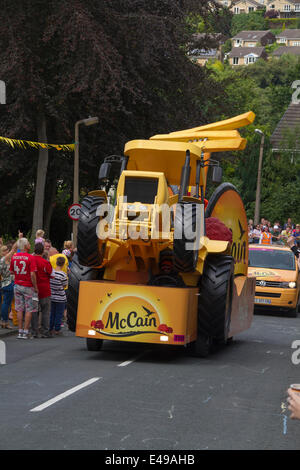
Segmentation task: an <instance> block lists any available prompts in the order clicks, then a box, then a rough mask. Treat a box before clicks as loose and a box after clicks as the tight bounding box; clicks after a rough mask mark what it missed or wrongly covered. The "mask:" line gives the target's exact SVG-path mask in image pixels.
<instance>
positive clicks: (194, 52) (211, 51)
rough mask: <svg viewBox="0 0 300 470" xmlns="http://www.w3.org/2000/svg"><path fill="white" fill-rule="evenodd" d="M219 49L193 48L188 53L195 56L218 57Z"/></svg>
mask: <svg viewBox="0 0 300 470" xmlns="http://www.w3.org/2000/svg"><path fill="white" fill-rule="evenodd" d="M218 53H219V51H218V49H208V50H207V49H193V50H192V51H190V52H189V53H188V55H189V56H194V57H198V58H200V57H206V58H209V57H216V56H217V55H218Z"/></svg>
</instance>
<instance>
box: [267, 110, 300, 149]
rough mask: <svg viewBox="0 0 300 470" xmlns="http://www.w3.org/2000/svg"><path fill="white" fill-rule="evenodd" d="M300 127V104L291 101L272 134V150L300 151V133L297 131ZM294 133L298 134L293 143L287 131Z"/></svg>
mask: <svg viewBox="0 0 300 470" xmlns="http://www.w3.org/2000/svg"><path fill="white" fill-rule="evenodd" d="M299 129H300V104H295V103H293V102H291V103H290V105H289V107H288V108H287V110H286V112H285V113H284V115H283V116H282V118H281V120H280V121H279V123H278V125H277V127H276V129H275V131H274V133H273V135H272V136H271V144H272V150H273V151H275V150H283V149H285V150H299V151H300V135H299V132H295V131H297V130H299ZM287 132H288V133H289V134H290V133H292V134H293V135H294V136H297V139H296V141H295V142H294V143H293V144H292V143H291V142H289V139H288V137H287V136H285V134H286V133H287Z"/></svg>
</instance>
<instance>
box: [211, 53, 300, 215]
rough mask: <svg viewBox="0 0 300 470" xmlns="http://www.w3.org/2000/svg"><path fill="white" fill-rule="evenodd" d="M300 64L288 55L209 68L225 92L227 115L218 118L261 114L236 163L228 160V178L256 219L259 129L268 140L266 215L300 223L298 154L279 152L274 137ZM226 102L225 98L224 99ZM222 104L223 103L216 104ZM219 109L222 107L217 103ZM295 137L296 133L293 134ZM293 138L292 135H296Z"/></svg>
mask: <svg viewBox="0 0 300 470" xmlns="http://www.w3.org/2000/svg"><path fill="white" fill-rule="evenodd" d="M299 67H300V60H299V58H297V57H295V56H289V55H284V56H283V57H282V58H281V59H270V60H269V61H264V60H258V61H257V62H256V63H255V64H253V65H251V66H248V67H241V68H234V69H232V68H231V67H230V66H228V65H223V67H222V68H221V69H220V67H210V69H209V70H210V71H211V74H212V76H213V77H214V80H215V81H216V82H217V83H218V84H222V86H223V88H224V90H225V96H226V98H225V102H226V104H227V109H228V110H229V111H227V112H226V113H225V114H224V113H221V114H219V116H218V117H219V118H220V119H225V118H228V117H231V116H234V115H237V114H241V113H244V112H247V111H250V110H251V111H253V112H254V113H255V115H256V118H255V121H254V123H253V124H252V125H250V126H247V127H246V128H244V129H241V134H242V135H243V136H245V137H246V138H247V141H248V142H247V147H246V149H245V150H244V151H243V152H242V153H237V154H236V155H234V160H233V161H232V160H230V159H229V160H228V159H227V157H228V156H226V160H224V162H223V166H224V175H225V177H224V179H226V180H227V181H231V182H232V183H233V184H235V185H236V186H237V188H238V189H239V190H240V192H241V194H242V197H243V200H244V203H245V206H246V210H247V214H248V217H249V218H252V219H253V216H254V205H255V192H256V181H257V168H258V157H259V146H260V136H259V135H257V134H256V133H255V132H254V130H255V128H259V129H261V130H262V131H263V132H264V133H265V136H266V139H265V145H264V158H263V172H262V194H261V216H263V217H266V218H268V219H269V220H271V221H274V220H276V219H277V218H279V219H280V220H281V221H282V222H283V221H285V220H286V219H287V218H288V217H292V218H293V219H294V220H300V205H299V202H300V200H299V196H298V194H297V187H299V184H300V171H299V170H300V166H299V164H300V162H299V161H298V158H299V157H298V156H297V155H298V154H296V155H294V156H293V161H291V158H292V156H291V154H290V153H286V152H282V153H281V155H280V156H278V155H276V154H274V153H273V152H272V150H271V148H272V146H271V143H270V138H271V136H272V134H273V132H274V130H275V128H276V126H277V125H278V123H279V121H280V119H281V118H282V116H283V114H284V112H285V111H286V109H287V107H288V105H289V104H290V101H291V96H292V93H293V91H294V90H293V89H292V87H291V85H292V83H293V81H294V80H297V79H298V77H299V72H300V70H299ZM222 99H223V98H222ZM217 102H218V101H217ZM216 109H220V108H219V106H218V105H217V107H216ZM294 133H295V131H294ZM292 137H293V136H292Z"/></svg>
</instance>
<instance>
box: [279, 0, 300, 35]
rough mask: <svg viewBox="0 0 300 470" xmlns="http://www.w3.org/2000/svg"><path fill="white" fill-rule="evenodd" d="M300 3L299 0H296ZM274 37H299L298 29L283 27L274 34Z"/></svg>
mask: <svg viewBox="0 0 300 470" xmlns="http://www.w3.org/2000/svg"><path fill="white" fill-rule="evenodd" d="M298 2H299V3H300V0H298ZM276 38H278V39H279V38H286V39H300V29H285V30H284V31H282V32H281V33H280V34H276Z"/></svg>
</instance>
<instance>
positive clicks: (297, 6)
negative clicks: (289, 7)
mask: <svg viewBox="0 0 300 470" xmlns="http://www.w3.org/2000/svg"><path fill="white" fill-rule="evenodd" d="M295 11H300V3H296V5H295Z"/></svg>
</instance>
